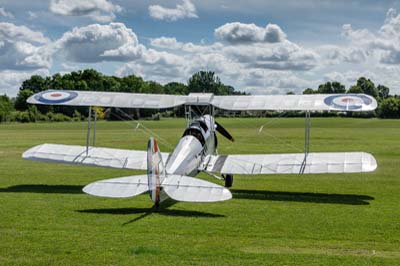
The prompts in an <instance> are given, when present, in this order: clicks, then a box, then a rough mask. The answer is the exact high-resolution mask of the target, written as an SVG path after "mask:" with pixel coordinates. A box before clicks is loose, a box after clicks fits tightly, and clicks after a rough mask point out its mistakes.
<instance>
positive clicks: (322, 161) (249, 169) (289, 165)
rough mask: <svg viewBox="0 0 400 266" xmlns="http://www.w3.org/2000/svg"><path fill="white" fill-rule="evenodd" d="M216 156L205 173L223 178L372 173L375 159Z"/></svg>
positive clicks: (360, 156) (313, 155)
mask: <svg viewBox="0 0 400 266" xmlns="http://www.w3.org/2000/svg"><path fill="white" fill-rule="evenodd" d="M304 159H305V156H304V153H283V154H257V155H226V156H224V155H217V156H212V157H211V159H210V161H209V163H208V165H207V167H206V171H208V172H212V173H222V174H242V175H255V174H298V173H300V172H301V170H302V168H304V172H303V173H304V174H320V173H357V172H371V171H374V170H375V169H376V167H377V164H376V160H375V158H374V157H373V156H372V155H371V154H369V153H365V152H321V153H309V154H308V155H307V158H306V160H304Z"/></svg>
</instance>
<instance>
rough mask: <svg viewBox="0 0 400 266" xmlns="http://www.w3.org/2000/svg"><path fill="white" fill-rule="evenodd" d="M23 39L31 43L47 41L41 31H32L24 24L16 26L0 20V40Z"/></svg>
mask: <svg viewBox="0 0 400 266" xmlns="http://www.w3.org/2000/svg"><path fill="white" fill-rule="evenodd" d="M1 40H12V41H24V42H31V43H41V44H43V43H47V42H49V39H48V38H46V37H44V35H43V33H41V32H39V31H33V30H31V29H29V28H28V27H25V26H17V25H15V24H13V23H8V22H0V41H1Z"/></svg>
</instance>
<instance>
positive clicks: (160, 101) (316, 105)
mask: <svg viewBox="0 0 400 266" xmlns="http://www.w3.org/2000/svg"><path fill="white" fill-rule="evenodd" d="M27 102H28V103H31V104H48V105H72V106H104V107H123V108H153V109H163V108H171V107H175V106H179V105H183V104H190V105H207V104H211V105H214V106H216V107H218V108H221V109H226V110H280V111H372V110H374V109H375V108H376V107H377V102H376V100H375V99H374V98H373V97H371V96H369V95H365V94H309V95H254V96H245V95H234V96H214V95H213V94H211V93H191V94H189V95H167V94H141V93H122V92H102V91H66V90H65V91H64V90H57V91H56V90H48V91H43V92H40V93H37V94H35V95H32V96H31V97H29V98H28V100H27Z"/></svg>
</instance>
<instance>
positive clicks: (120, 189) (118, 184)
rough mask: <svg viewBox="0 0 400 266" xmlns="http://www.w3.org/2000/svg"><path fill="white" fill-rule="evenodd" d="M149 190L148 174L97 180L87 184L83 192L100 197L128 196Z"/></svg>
mask: <svg viewBox="0 0 400 266" xmlns="http://www.w3.org/2000/svg"><path fill="white" fill-rule="evenodd" d="M148 190H149V186H148V184H147V175H135V176H126V177H119V178H112V179H105V180H101V181H96V182H93V183H90V184H89V185H86V186H85V187H84V188H83V192H85V193H87V194H90V195H93V196H99V197H109V198H128V197H133V196H136V195H139V194H142V193H144V192H146V191H148Z"/></svg>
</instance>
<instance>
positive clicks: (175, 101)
mask: <svg viewBox="0 0 400 266" xmlns="http://www.w3.org/2000/svg"><path fill="white" fill-rule="evenodd" d="M186 97H187V96H179V95H167V94H143V93H124V92H103V91H67V90H47V91H43V92H40V93H37V94H35V95H32V96H31V97H29V98H28V100H27V102H28V103H31V104H48V105H72V106H104V107H121V108H153V109H163V108H171V107H175V106H178V105H182V104H185V102H186Z"/></svg>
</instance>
